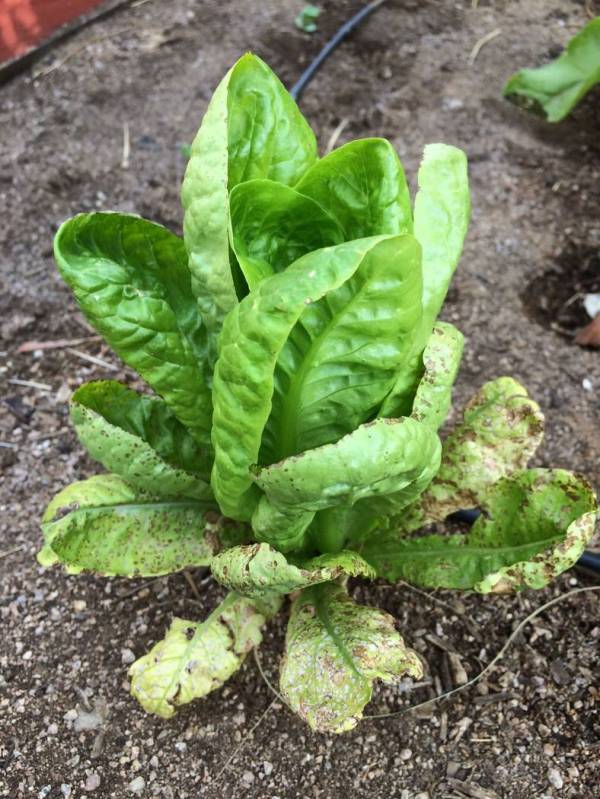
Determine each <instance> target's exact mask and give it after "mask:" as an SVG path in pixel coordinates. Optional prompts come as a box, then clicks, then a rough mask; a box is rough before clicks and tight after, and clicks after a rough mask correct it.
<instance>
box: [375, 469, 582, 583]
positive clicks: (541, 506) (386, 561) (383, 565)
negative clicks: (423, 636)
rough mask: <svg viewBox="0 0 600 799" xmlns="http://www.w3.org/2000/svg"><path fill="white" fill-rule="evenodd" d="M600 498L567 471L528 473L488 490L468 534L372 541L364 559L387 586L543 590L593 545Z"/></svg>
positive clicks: (391, 534) (388, 535) (390, 535)
mask: <svg viewBox="0 0 600 799" xmlns="http://www.w3.org/2000/svg"><path fill="white" fill-rule="evenodd" d="M595 522H596V499H595V496H594V492H593V490H592V489H591V487H590V486H589V485H588V483H587V482H586V481H585V480H584V479H583V478H582V477H580V476H578V475H575V474H572V473H571V472H567V471H564V470H562V469H528V470H523V471H519V472H515V473H513V474H512V475H511V476H510V477H505V478H503V479H501V480H499V481H498V483H497V484H496V485H495V486H493V487H492V488H490V489H489V490H488V492H487V494H486V497H485V500H484V502H483V513H482V515H481V516H480V517H479V518H478V519H477V521H476V522H475V524H474V525H473V527H472V528H471V530H470V531H469V533H468V534H467V535H449V536H444V535H426V536H422V537H419V538H406V537H402V535H401V534H400V535H399V534H398V532H397V531H392V530H390V531H386V532H383V533H381V534H380V535H374V536H372V537H371V538H370V539H369V540H368V541H367V543H366V545H365V546H364V548H363V549H362V554H363V556H364V557H365V559H366V560H368V561H369V563H371V564H372V565H373V566H374V567H375V568H376V570H377V573H378V575H379V576H380V577H384V578H386V579H388V580H398V579H403V580H408V581H409V582H411V583H414V584H415V585H420V586H423V587H426V588H461V589H474V590H475V591H479V592H481V593H484V594H487V593H489V592H503V591H518V590H521V589H523V588H543V587H544V586H546V585H548V583H549V582H550V581H551V580H552V579H554V578H555V577H556V576H557V575H559V574H560V573H561V572H563V571H565V570H566V569H568V568H570V567H571V566H573V565H574V564H575V563H576V562H577V560H578V559H579V557H580V556H581V554H582V552H583V550H584V548H585V546H586V544H587V543H588V542H589V540H590V539H591V537H592V535H593V532H594V527H595Z"/></svg>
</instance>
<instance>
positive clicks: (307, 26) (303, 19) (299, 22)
mask: <svg viewBox="0 0 600 799" xmlns="http://www.w3.org/2000/svg"><path fill="white" fill-rule="evenodd" d="M320 13H321V9H320V8H319V7H318V6H313V5H308V6H304V8H303V9H302V11H301V12H300V13H299V14H298V16H297V17H296V19H295V20H294V24H295V26H296V27H297V28H299V29H300V30H301V31H304V33H314V32H315V31H316V30H317V17H318V16H319V14H320Z"/></svg>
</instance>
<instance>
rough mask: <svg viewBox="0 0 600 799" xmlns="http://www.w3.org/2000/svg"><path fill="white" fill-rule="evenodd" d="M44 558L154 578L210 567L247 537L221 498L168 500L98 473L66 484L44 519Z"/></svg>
mask: <svg viewBox="0 0 600 799" xmlns="http://www.w3.org/2000/svg"><path fill="white" fill-rule="evenodd" d="M42 530H43V532H44V539H45V546H44V549H43V550H42V554H41V561H42V563H43V565H49V564H51V563H55V562H58V561H60V562H61V563H63V564H64V565H65V566H66V567H67V569H68V570H69V571H70V572H72V573H76V572H81V571H93V572H97V573H98V574H103V575H105V576H110V577H112V576H120V577H153V576H156V575H160V574H170V573H171V572H176V571H180V570H181V569H185V568H191V567H195V566H208V565H209V564H210V562H211V560H212V558H213V556H214V555H215V554H217V553H218V552H219V551H220V550H221V549H222V548H223V547H225V546H232V545H233V544H238V543H240V542H242V541H243V540H244V539H245V538H246V537H247V530H246V529H245V528H244V526H243V525H236V524H234V523H232V522H230V521H228V520H225V519H222V518H221V517H220V516H219V514H218V512H216V511H215V509H214V504H212V503H208V502H200V501H195V500H161V499H158V498H156V497H152V496H151V495H148V494H144V493H141V492H139V491H138V490H136V489H134V488H132V487H131V486H129V485H128V484H127V483H125V482H124V480H122V479H121V478H120V477H117V476H116V475H111V474H102V475H97V476H96V477H90V478H89V479H88V480H82V481H81V482H78V483H73V484H72V485H70V486H68V487H67V488H65V489H64V490H63V491H61V492H60V493H59V494H58V495H57V496H56V497H55V498H54V499H53V500H52V502H51V503H50V504H49V505H48V508H47V509H46V512H45V513H44V516H43V518H42Z"/></svg>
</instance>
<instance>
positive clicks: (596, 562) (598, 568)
mask: <svg viewBox="0 0 600 799" xmlns="http://www.w3.org/2000/svg"><path fill="white" fill-rule="evenodd" d="M480 516H481V511H480V510H479V508H469V510H458V511H456V513H451V514H450V516H448V520H449V521H451V522H462V523H463V524H473V523H474V522H475V520H476V519H478V518H479V517H480ZM577 565H578V566H582V567H583V568H584V569H589V570H590V571H593V572H596V573H597V574H600V552H590V550H589V549H586V550H585V552H584V553H583V555H582V556H581V557H580V558H579V560H578V561H577Z"/></svg>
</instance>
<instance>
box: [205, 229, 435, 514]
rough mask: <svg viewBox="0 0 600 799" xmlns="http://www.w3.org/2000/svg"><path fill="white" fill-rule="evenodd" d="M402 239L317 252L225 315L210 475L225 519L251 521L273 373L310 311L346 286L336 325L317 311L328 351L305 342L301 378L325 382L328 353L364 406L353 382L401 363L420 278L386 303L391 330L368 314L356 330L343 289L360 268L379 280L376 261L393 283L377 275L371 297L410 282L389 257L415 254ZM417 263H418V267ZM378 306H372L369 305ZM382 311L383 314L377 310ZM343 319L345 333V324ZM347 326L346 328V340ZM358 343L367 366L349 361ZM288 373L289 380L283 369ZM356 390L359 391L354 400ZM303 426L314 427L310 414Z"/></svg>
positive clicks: (349, 415) (313, 318)
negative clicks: (399, 275)
mask: <svg viewBox="0 0 600 799" xmlns="http://www.w3.org/2000/svg"><path fill="white" fill-rule="evenodd" d="M405 241H406V239H405V238H404V237H394V238H387V237H385V238H384V237H373V238H370V239H359V240H357V241H352V242H348V243H345V244H340V245H338V246H336V247H330V248H325V249H322V250H316V251H315V252H313V253H310V254H309V255H306V256H304V257H303V258H301V259H300V260H298V261H296V262H295V263H294V264H292V265H291V266H290V267H288V269H286V270H285V272H280V273H278V274H275V275H273V276H272V277H270V278H268V279H266V280H263V281H262V282H261V283H260V284H259V285H258V286H257V288H256V289H255V290H254V291H253V292H252V293H251V294H249V295H248V296H247V297H245V298H244V299H243V300H242V301H241V302H240V303H239V305H237V306H236V307H235V308H234V309H233V310H232V311H231V313H230V314H229V315H228V317H227V319H226V321H225V324H224V326H223V332H222V334H221V339H220V355H219V360H218V361H217V364H216V367H215V374H214V383H213V401H214V415H213V444H214V447H215V463H214V467H213V472H212V486H213V490H214V492H215V496H216V497H217V500H218V502H219V505H220V507H221V509H222V511H223V513H225V515H227V516H230V517H231V518H234V519H240V520H249V519H250V518H251V516H252V513H253V512H254V510H255V508H256V505H257V502H258V499H259V498H260V492H259V491H258V489H257V487H256V486H255V485H253V482H252V475H251V472H250V468H251V467H252V466H253V465H255V464H257V463H258V462H259V452H260V448H261V439H262V438H263V431H264V428H265V425H266V423H267V420H268V419H269V416H270V411H271V405H272V397H273V392H274V389H275V383H276V378H275V376H274V373H275V367H276V363H277V359H278V356H279V354H280V353H281V351H282V349H283V347H284V345H285V344H286V342H287V340H288V337H289V336H290V333H291V331H292V330H293V328H294V326H295V325H296V322H297V321H298V319H299V318H300V317H301V315H303V313H306V312H307V311H308V312H311V311H312V306H313V305H315V304H316V303H317V301H318V300H319V299H320V298H321V297H323V296H324V295H327V294H329V293H331V292H333V291H335V290H336V289H339V288H340V287H342V291H341V292H340V293H338V294H336V297H335V300H334V299H332V300H331V302H332V303H333V302H334V301H335V307H336V308H338V307H339V323H338V317H335V319H334V318H333V317H332V316H331V310H330V306H328V305H327V304H325V305H324V306H319V308H320V309H321V311H322V312H323V313H325V312H327V313H328V314H329V316H330V321H331V324H330V325H329V326H327V325H325V327H324V329H323V335H322V336H321V337H320V339H319V341H322V344H323V348H320V347H318V346H314V344H315V342H313V341H308V342H307V345H310V346H308V347H307V350H306V352H310V358H308V359H307V360H306V362H305V363H304V366H303V370H302V372H303V375H304V377H307V376H308V375H309V374H312V375H313V376H314V377H316V376H317V375H318V374H321V375H322V376H323V377H324V378H327V381H329V380H331V379H332V378H333V377H334V373H333V372H332V370H329V371H328V369H327V363H326V362H325V359H324V355H325V352H327V355H328V357H329V358H330V359H331V363H333V362H334V361H335V358H336V357H338V358H339V368H340V369H341V370H343V371H344V372H345V373H346V374H347V378H348V380H350V381H352V385H353V387H354V388H350V389H349V391H348V396H349V397H350V396H354V397H360V398H361V400H363V399H364V400H365V404H366V401H367V400H369V401H370V400H371V397H373V396H374V395H375V393H374V391H373V390H372V389H371V388H370V387H369V386H368V385H367V386H366V388H365V390H364V391H365V397H366V399H365V397H361V395H360V392H361V386H360V385H357V384H356V383H357V376H358V375H360V374H363V375H364V374H365V373H366V375H367V379H369V380H370V381H373V380H374V379H376V378H377V377H378V376H379V375H378V374H377V371H376V369H377V366H379V368H380V373H381V372H383V373H384V374H386V369H387V368H389V367H390V366H391V363H390V362H397V358H398V353H401V352H402V350H403V346H404V345H405V343H406V338H407V337H408V334H407V336H402V335H400V331H402V330H404V329H405V328H406V329H407V330H408V329H409V328H410V325H409V319H413V318H414V316H415V315H416V314H418V309H415V308H414V307H413V306H412V305H411V303H412V300H413V295H417V294H418V282H419V281H418V275H417V277H415V276H414V275H412V277H410V278H408V277H407V279H406V284H407V285H406V289H407V291H408V297H407V298H406V299H405V300H404V301H403V302H402V304H401V305H400V308H399V309H398V308H396V307H395V306H394V305H393V303H392V307H391V308H390V305H389V303H388V302H387V301H385V300H384V307H386V308H388V309H389V312H390V313H393V315H394V317H395V319H397V321H393V322H392V323H388V322H386V320H385V318H384V319H383V320H380V321H379V320H378V319H377V318H373V317H372V316H368V318H367V320H366V321H364V320H362V322H361V325H360V326H359V320H358V319H355V320H353V318H352V307H351V306H350V308H346V305H345V304H344V299H346V300H347V299H348V295H347V293H346V291H347V290H346V289H345V287H344V284H345V283H346V282H347V281H348V280H350V279H351V278H352V277H353V276H354V274H355V273H356V272H357V271H358V270H359V269H361V268H362V269H361V271H363V273H364V274H365V275H366V276H367V277H369V276H370V275H371V274H373V273H375V274H377V273H378V272H379V270H380V267H379V264H380V263H382V262H384V261H385V263H386V264H387V269H388V271H389V272H390V273H392V274H390V275H388V276H387V277H384V275H381V277H380V279H379V282H378V281H377V280H376V279H375V278H374V280H373V283H374V285H373V286H372V290H373V291H375V290H377V291H379V290H380V289H383V288H384V287H389V288H390V294H391V295H394V293H395V289H396V287H397V286H398V283H403V282H404V281H402V280H399V279H398V278H397V277H396V276H395V275H394V274H393V268H394V264H395V263H396V261H395V258H394V257H392V261H391V262H389V261H388V260H387V259H388V258H390V256H394V254H395V253H396V251H397V250H398V252H405V247H407V248H408V254H410V251H411V245H410V244H408V245H406V244H405ZM411 265H414V264H413V262H412V261H411ZM397 268H398V269H399V270H400V271H401V272H402V274H404V273H405V272H406V269H407V267H406V265H405V263H404V261H402V262H401V263H399V265H398V267H397ZM367 282H369V280H367ZM391 289H393V290H394V291H392V290H391ZM365 299H366V298H365V297H364V295H363V294H361V293H360V292H359V296H358V298H357V307H358V306H362V305H363V303H365ZM404 303H406V305H405V304H404ZM375 304H376V303H373V305H375ZM346 311H348V312H346ZM366 312H367V311H366ZM318 313H319V311H318V310H317V311H316V312H315V313H310V315H309V317H307V319H308V318H309V319H310V322H311V324H313V323H314V324H315V325H316V324H318V323H319V322H318ZM379 313H381V309H380V310H379ZM342 317H343V319H344V322H345V325H346V327H345V328H344V325H343V324H342ZM307 324H308V321H307ZM363 328H364V330H363ZM390 328H393V329H394V330H396V331H397V332H398V337H399V339H400V343H398V341H396V340H393V341H389V342H388V340H387V337H389V335H390V334H391V331H390ZM344 329H345V330H346V333H345V334H344ZM365 330H366V331H367V333H369V331H370V333H371V335H373V336H374V335H376V333H377V334H379V335H381V336H382V337H383V341H380V342H377V341H373V340H372V339H371V337H370V336H368V335H365ZM326 340H327V341H326ZM355 341H356V342H357V343H358V344H359V345H360V346H364V350H365V353H364V360H365V366H364V367H363V366H362V364H361V358H360V355H359V354H358V353H357V354H355V356H354V357H353V358H352V359H350V357H349V355H348V345H349V344H351V345H352V343H353V342H355ZM326 343H327V346H326ZM376 352H377V353H378V354H379V356H380V357H381V359H382V362H380V363H379V364H374V363H373V362H372V358H373V357H374V356H375V353H376ZM392 353H393V356H392ZM321 365H322V368H321V369H320V367H321ZM282 371H284V370H282ZM392 371H393V369H390V372H392ZM287 374H291V373H290V372H287ZM388 381H389V378H388ZM304 383H305V381H304V380H303V381H302V384H301V385H300V384H296V389H297V390H299V389H300V388H302V387H303V386H304ZM382 384H383V385H384V387H385V381H384V380H380V381H379V384H378V386H377V388H379V390H381V386H382ZM320 385H321V388H323V387H324V384H323V383H322V382H321V384H320ZM327 385H329V384H327ZM316 388H318V386H316ZM325 388H326V386H325ZM334 388H335V389H339V388H340V387H339V386H338V385H337V383H336V384H335V386H334ZM296 389H295V390H296ZM353 390H354V392H355V394H353ZM327 392H328V394H327V395H326V396H323V397H322V399H323V402H324V403H325V405H324V406H323V407H324V408H325V410H324V412H323V419H325V418H329V417H328V415H327V414H329V413H330V411H329V410H328V409H329V408H331V407H332V406H333V401H334V398H335V395H334V397H331V394H329V389H327ZM338 393H339V392H338ZM321 396H322V395H321V394H315V395H313V398H314V399H315V400H318V399H320V398H321ZM328 397H331V401H330V402H329V404H327V400H328ZM284 410H286V409H284ZM339 410H340V413H343V414H344V418H345V419H346V420H348V421H347V422H346V424H351V423H353V421H350V420H354V419H355V418H356V416H357V412H356V410H355V408H354V407H349V408H347V409H342V408H340V409H339ZM286 412H287V411H286ZM299 416H300V414H299ZM277 418H280V417H279V416H278V417H277ZM306 419H307V422H306V423H307V424H308V420H310V416H307V417H306ZM315 421H316V420H315ZM297 429H298V428H296V432H294V434H293V436H292V438H293V439H294V441H297V440H298V436H297ZM337 429H338V430H343V429H344V428H343V427H342V426H341V425H338V426H337ZM304 440H307V439H306V437H305V438H303V439H302V441H304ZM272 443H273V439H272V436H271V439H270V444H271V445H272ZM289 445H290V435H289V434H288V433H286V437H285V441H284V446H285V447H289ZM295 446H296V445H295ZM271 460H274V458H272V459H271ZM267 462H268V460H267Z"/></svg>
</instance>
